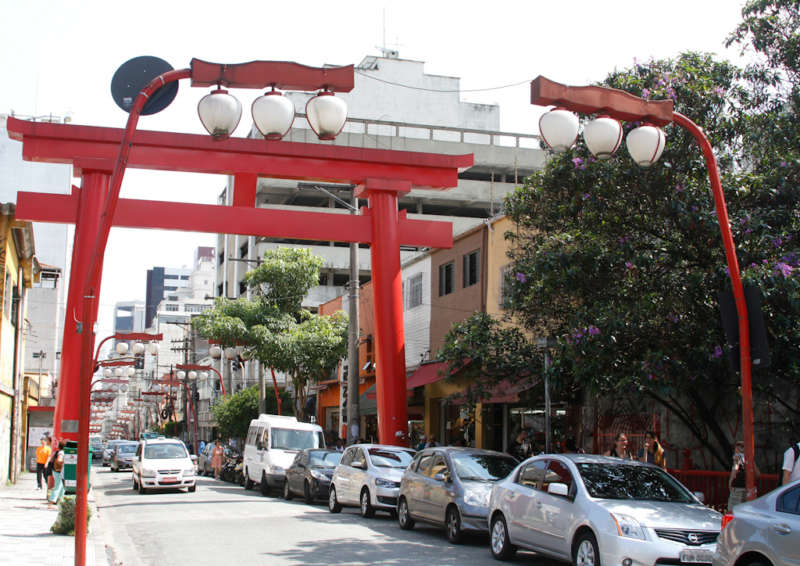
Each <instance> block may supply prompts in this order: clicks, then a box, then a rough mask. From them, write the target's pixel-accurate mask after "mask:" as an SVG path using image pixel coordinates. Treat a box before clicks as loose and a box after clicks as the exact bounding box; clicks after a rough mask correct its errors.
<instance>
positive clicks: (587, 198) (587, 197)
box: [583, 193, 592, 200]
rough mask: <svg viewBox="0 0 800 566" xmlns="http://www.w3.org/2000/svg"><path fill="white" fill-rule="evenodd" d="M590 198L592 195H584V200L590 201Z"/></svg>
mask: <svg viewBox="0 0 800 566" xmlns="http://www.w3.org/2000/svg"><path fill="white" fill-rule="evenodd" d="M590 198H592V195H590V194H589V193H583V200H589V199H590Z"/></svg>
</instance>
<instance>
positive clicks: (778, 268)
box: [775, 261, 794, 279]
mask: <svg viewBox="0 0 800 566" xmlns="http://www.w3.org/2000/svg"><path fill="white" fill-rule="evenodd" d="M792 271H794V269H793V268H792V266H791V265H788V264H786V263H783V262H782V261H779V262H778V263H776V264H775V275H778V274H780V275H783V276H784V278H787V279H788V278H789V277H791V276H792Z"/></svg>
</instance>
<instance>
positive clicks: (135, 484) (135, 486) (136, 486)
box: [133, 476, 139, 491]
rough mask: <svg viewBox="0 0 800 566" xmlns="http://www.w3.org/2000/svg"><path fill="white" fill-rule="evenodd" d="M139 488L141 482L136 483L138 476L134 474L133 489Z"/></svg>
mask: <svg viewBox="0 0 800 566" xmlns="http://www.w3.org/2000/svg"><path fill="white" fill-rule="evenodd" d="M137 489H139V484H138V483H136V476H133V490H134V491H136V490H137Z"/></svg>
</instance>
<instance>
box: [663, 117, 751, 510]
mask: <svg viewBox="0 0 800 566" xmlns="http://www.w3.org/2000/svg"><path fill="white" fill-rule="evenodd" d="M672 119H673V121H674V123H675V124H677V125H679V126H682V127H683V128H685V129H686V130H688V132H689V133H690V134H692V136H693V137H694V139H695V140H696V141H697V143H698V145H699V146H700V149H701V150H702V152H703V156H704V157H705V159H706V167H707V168H708V177H709V179H710V181H711V190H712V192H713V194H714V206H715V207H716V210H717V219H718V221H719V228H720V232H721V233H722V243H723V245H724V247H725V257H726V259H727V261H728V271H729V273H730V278H731V287H732V290H733V298H734V302H735V303H736V313H737V315H738V319H739V361H740V364H739V366H740V368H741V374H742V415H743V418H742V420H743V422H742V429H743V430H742V432H743V435H742V437H743V439H744V443H745V446H744V455H745V478H746V480H745V481H746V485H747V500H748V501H749V500H751V499H753V498H754V497H755V445H754V441H753V432H754V431H753V393H752V389H753V386H752V375H751V373H752V364H751V360H750V323H749V321H748V316H747V301H746V300H745V297H744V286H743V284H742V277H741V274H740V273H739V261H738V259H737V257H736V245H735V244H734V241H733V234H732V232H731V225H730V221H729V220H728V209H727V207H726V205H725V195H724V193H723V192H722V182H721V180H720V175H719V168H718V167H717V159H716V157H714V150H713V148H712V147H711V142H709V141H708V138H707V137H706V135H705V133H704V132H703V130H702V129H701V128H700V127H699V126H698V125H697V124H695V123H694V122H693V121H692V120H690V119H689V118H687V117H686V116H684V115H683V114H681V113H680V112H673V114H672Z"/></svg>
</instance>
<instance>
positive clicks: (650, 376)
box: [647, 373, 656, 380]
mask: <svg viewBox="0 0 800 566" xmlns="http://www.w3.org/2000/svg"><path fill="white" fill-rule="evenodd" d="M655 378H656V376H655V375H653V374H652V373H648V374H647V379H650V380H653V379H655Z"/></svg>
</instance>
